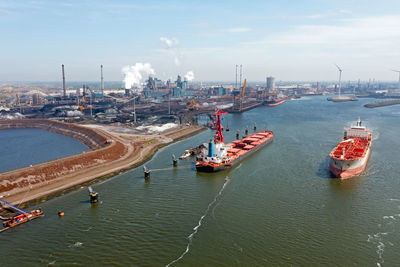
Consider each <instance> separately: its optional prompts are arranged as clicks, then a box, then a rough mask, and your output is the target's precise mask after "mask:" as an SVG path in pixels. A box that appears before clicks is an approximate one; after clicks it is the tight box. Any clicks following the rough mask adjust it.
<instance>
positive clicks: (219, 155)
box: [196, 110, 274, 172]
mask: <svg viewBox="0 0 400 267" xmlns="http://www.w3.org/2000/svg"><path fill="white" fill-rule="evenodd" d="M223 114H227V113H226V112H223V111H221V110H217V112H216V113H215V114H214V116H215V125H216V129H217V130H216V134H215V137H214V141H212V140H210V142H209V143H208V144H204V145H205V148H204V149H203V150H202V151H201V154H200V156H199V158H198V159H197V161H196V170H197V171H200V172H216V171H221V170H224V169H227V168H230V167H232V166H234V165H235V164H236V163H238V162H240V161H241V160H243V159H245V158H247V157H248V156H250V155H251V154H253V153H254V152H256V151H258V150H260V149H261V148H263V147H264V146H266V145H267V144H269V143H271V142H272V140H273V138H274V133H273V132H272V131H260V132H257V133H254V134H252V135H249V136H246V137H245V138H243V139H241V140H235V141H233V142H232V143H229V144H225V143H224V136H223V134H222V126H221V115H223Z"/></svg>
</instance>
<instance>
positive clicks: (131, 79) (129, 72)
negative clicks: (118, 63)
mask: <svg viewBox="0 0 400 267" xmlns="http://www.w3.org/2000/svg"><path fill="white" fill-rule="evenodd" d="M122 73H123V74H124V75H125V78H124V83H125V88H126V89H131V88H132V86H134V85H136V86H138V87H140V86H141V84H142V83H143V82H144V81H145V80H146V79H147V78H148V77H149V76H150V75H154V74H155V73H156V72H155V70H154V69H153V68H152V67H151V64H150V63H136V64H135V65H134V66H125V67H123V68H122Z"/></svg>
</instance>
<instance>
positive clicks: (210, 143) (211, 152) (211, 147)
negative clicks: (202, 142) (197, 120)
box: [208, 140, 214, 157]
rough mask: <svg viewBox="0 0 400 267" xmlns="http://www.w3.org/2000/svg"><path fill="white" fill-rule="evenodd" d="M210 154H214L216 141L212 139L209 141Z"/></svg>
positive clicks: (210, 155)
mask: <svg viewBox="0 0 400 267" xmlns="http://www.w3.org/2000/svg"><path fill="white" fill-rule="evenodd" d="M208 156H209V157H213V156H214V143H213V142H212V140H210V142H209V143H208Z"/></svg>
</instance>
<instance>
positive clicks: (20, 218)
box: [1, 209, 43, 232]
mask: <svg viewBox="0 0 400 267" xmlns="http://www.w3.org/2000/svg"><path fill="white" fill-rule="evenodd" d="M41 216H43V211H42V210H41V209H36V210H32V211H30V212H28V213H22V214H20V215H17V216H13V217H10V218H8V220H6V221H4V222H3V226H4V229H2V230H1V232H2V231H5V230H7V229H10V228H12V227H15V226H17V225H20V224H23V223H26V222H29V221H31V220H34V219H37V218H39V217H41Z"/></svg>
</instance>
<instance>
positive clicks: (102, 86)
mask: <svg viewBox="0 0 400 267" xmlns="http://www.w3.org/2000/svg"><path fill="white" fill-rule="evenodd" d="M100 69H101V94H102V95H103V96H104V79H103V65H100Z"/></svg>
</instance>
